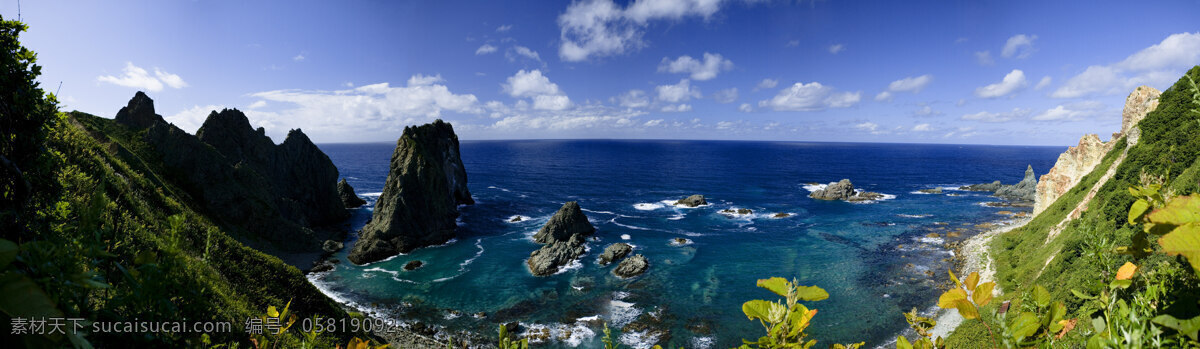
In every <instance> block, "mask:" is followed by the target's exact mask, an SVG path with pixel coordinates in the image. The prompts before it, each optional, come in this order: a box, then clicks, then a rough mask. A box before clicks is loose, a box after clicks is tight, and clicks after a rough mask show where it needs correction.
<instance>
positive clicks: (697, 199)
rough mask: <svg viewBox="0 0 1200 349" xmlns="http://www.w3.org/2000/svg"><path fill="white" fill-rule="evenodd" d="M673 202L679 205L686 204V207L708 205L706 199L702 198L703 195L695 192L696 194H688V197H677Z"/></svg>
mask: <svg viewBox="0 0 1200 349" xmlns="http://www.w3.org/2000/svg"><path fill="white" fill-rule="evenodd" d="M675 204H676V205H680V206H687V207H697V206H704V205H708V201H706V200H704V195H700V194H696V195H692V196H689V197H686V198H683V199H679V200H677V201H675Z"/></svg>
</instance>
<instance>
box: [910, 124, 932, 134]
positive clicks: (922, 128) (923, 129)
mask: <svg viewBox="0 0 1200 349" xmlns="http://www.w3.org/2000/svg"><path fill="white" fill-rule="evenodd" d="M912 130H913V132H929V131H933V128H932V127H930V126H929V124H918V125H916V126H913V128H912Z"/></svg>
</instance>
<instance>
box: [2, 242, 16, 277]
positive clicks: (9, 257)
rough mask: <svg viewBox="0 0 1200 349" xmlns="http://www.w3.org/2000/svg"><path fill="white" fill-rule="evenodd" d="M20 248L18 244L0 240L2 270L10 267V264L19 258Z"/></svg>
mask: <svg viewBox="0 0 1200 349" xmlns="http://www.w3.org/2000/svg"><path fill="white" fill-rule="evenodd" d="M18 248H19V246H17V243H15V242H12V241H8V240H5V239H0V270H3V269H4V268H5V267H8V264H9V263H12V261H13V260H14V259H16V258H17V249H18Z"/></svg>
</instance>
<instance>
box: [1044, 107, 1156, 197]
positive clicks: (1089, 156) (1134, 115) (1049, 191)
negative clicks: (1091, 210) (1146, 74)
mask: <svg viewBox="0 0 1200 349" xmlns="http://www.w3.org/2000/svg"><path fill="white" fill-rule="evenodd" d="M1161 94H1162V93H1161V92H1159V91H1158V90H1157V89H1155V88H1153V87H1149V86H1138V87H1137V88H1136V89H1134V90H1133V92H1131V93H1130V94H1129V96H1128V97H1126V98H1125V108H1124V109H1123V110H1122V111H1121V131H1120V132H1117V133H1114V134H1113V138H1112V139H1111V140H1109V141H1108V142H1101V141H1100V137H1099V136H1097V135H1095V134H1086V135H1083V137H1081V138H1079V145H1076V146H1074V147H1069V148H1067V151H1065V152H1063V153H1062V154H1059V155H1058V160H1057V161H1055V162H1054V167H1053V168H1051V169H1050V171H1049V172H1047V173H1046V174H1045V175H1042V177H1041V181H1039V182H1038V185H1037V194H1036V197H1035V199H1034V204H1033V214H1035V215H1036V214H1038V213H1041V212H1042V211H1045V210H1046V208H1049V207H1050V204H1053V203H1054V200H1057V199H1058V198H1059V197H1061V196H1062V195H1063V194H1064V193H1066V192H1067V191H1068V190H1071V188H1072V187H1074V186H1075V185H1076V184H1079V181H1080V180H1082V179H1083V176H1086V175H1087V174H1088V173H1091V172H1092V170H1093V169H1095V168H1096V166H1097V165H1099V164H1100V162H1101V161H1102V160H1104V154H1108V152H1109V151H1110V150H1112V147H1113V145H1115V144H1116V142H1115V141H1116V140H1117V139H1119V138H1121V137H1125V140H1126V141H1127V142H1129V145H1130V146H1133V145H1135V144H1137V142H1138V139H1139V138H1141V130H1140V129H1138V127H1137V124H1138V122H1140V121H1142V119H1144V118H1145V117H1146V114H1149V113H1150V112H1151V111H1154V109H1155V108H1158V97H1159V95H1161Z"/></svg>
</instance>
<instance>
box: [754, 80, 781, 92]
mask: <svg viewBox="0 0 1200 349" xmlns="http://www.w3.org/2000/svg"><path fill="white" fill-rule="evenodd" d="M775 86H779V80H775V79H762V81H759V82H758V86H756V87H755V88H754V89H755V90H766V89H770V88H775Z"/></svg>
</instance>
